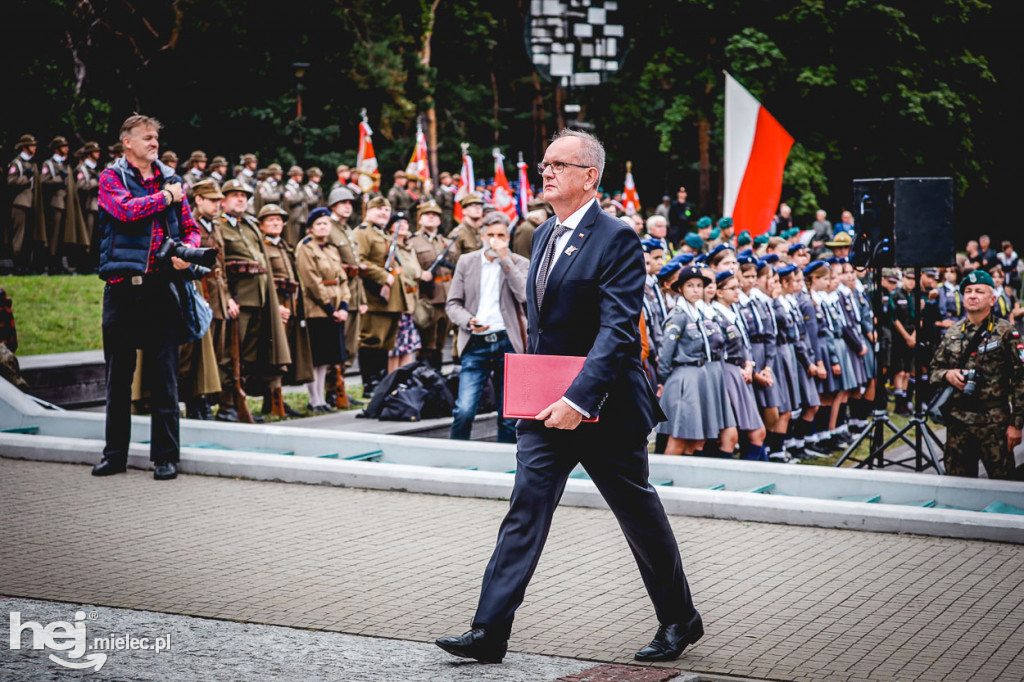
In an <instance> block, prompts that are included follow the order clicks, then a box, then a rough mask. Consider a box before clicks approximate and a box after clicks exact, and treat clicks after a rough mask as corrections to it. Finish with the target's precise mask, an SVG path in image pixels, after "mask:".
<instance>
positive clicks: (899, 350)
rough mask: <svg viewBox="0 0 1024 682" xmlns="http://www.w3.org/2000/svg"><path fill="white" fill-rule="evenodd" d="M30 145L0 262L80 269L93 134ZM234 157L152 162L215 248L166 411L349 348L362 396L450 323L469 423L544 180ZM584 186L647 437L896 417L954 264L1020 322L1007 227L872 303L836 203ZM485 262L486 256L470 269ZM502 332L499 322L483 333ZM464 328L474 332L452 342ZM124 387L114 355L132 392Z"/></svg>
mask: <svg viewBox="0 0 1024 682" xmlns="http://www.w3.org/2000/svg"><path fill="white" fill-rule="evenodd" d="M38 146H39V145H38V142H37V141H36V139H35V138H34V137H33V136H31V135H23V136H22V137H21V139H20V140H19V141H18V143H17V145H16V147H17V149H18V155H17V156H16V157H15V158H14V159H13V160H12V161H11V163H10V164H9V167H8V174H7V185H8V187H9V188H10V189H11V190H12V191H11V192H10V195H11V199H10V201H11V211H10V221H9V222H8V223H7V227H8V229H6V230H5V233H4V238H3V243H2V246H3V249H4V252H3V256H4V258H3V259H0V262H2V263H3V264H4V266H5V268H6V269H7V270H10V271H13V272H16V273H29V272H43V271H45V272H51V273H60V272H69V271H71V272H90V271H93V270H94V269H95V268H96V265H97V264H98V263H99V261H100V258H99V252H100V250H101V249H102V248H104V245H103V244H101V242H100V238H101V234H100V232H101V231H100V230H99V229H98V227H97V226H98V224H99V223H98V215H99V212H100V208H101V206H100V203H99V201H98V194H99V188H100V173H101V171H102V170H103V169H102V168H101V167H100V163H101V161H100V159H101V155H102V151H103V150H102V148H101V147H100V145H98V144H96V143H94V142H89V143H87V144H86V145H84V146H83V147H82V148H81V149H79V150H78V151H77V152H75V154H74V157H75V158H77V159H78V163H77V165H73V164H72V162H71V157H70V155H69V151H68V150H69V145H68V142H67V140H66V139H65V138H63V137H56V138H54V139H53V140H52V141H51V142H50V144H49V145H48V149H49V151H50V152H51V155H50V156H49V157H48V158H46V159H44V160H42V163H41V164H40V163H39V162H38V158H37V151H38ZM108 152H109V153H110V155H111V156H112V159H111V160H110V162H109V163H107V164H106V168H116V167H117V164H118V160H119V159H120V158H121V155H122V153H123V150H122V149H121V143H117V144H115V145H112V146H110V147H109V148H108ZM240 162H241V163H240V164H238V165H236V166H234V168H232V166H231V164H229V162H228V161H227V159H226V158H225V157H223V156H216V157H213V158H212V160H211V159H209V158H208V157H207V155H206V154H205V153H204V152H203V151H200V150H197V151H194V152H192V154H191V155H189V157H188V158H187V160H185V161H184V162H183V163H181V164H180V165H179V159H178V157H177V155H176V154H175V153H174V152H171V151H165V152H163V154H161V155H160V159H159V163H160V164H161V166H162V168H163V169H165V170H164V176H165V177H172V176H175V177H180V179H181V190H182V193H183V195H184V199H185V201H186V202H187V204H188V206H189V207H190V208H191V213H192V215H193V216H194V218H195V222H196V224H197V225H198V226H199V227H200V228H201V229H199V230H198V232H199V235H200V242H201V245H202V246H203V247H208V248H214V249H216V250H217V252H218V258H217V263H216V265H215V266H214V267H212V268H210V269H209V270H208V271H205V272H201V273H200V274H199V279H198V283H199V287H200V289H201V292H202V294H203V295H204V296H205V298H206V299H207V300H208V302H209V303H210V305H211V308H212V309H213V317H214V321H213V324H212V326H211V329H210V332H209V334H208V335H207V337H204V338H203V339H201V340H199V341H195V342H193V343H189V344H186V345H185V346H183V347H182V348H181V356H180V360H181V362H180V366H179V393H180V396H181V398H182V399H183V400H184V402H185V405H186V414H187V416H189V417H192V418H199V419H209V418H216V419H220V420H227V421H236V420H239V419H242V420H243V421H261V417H260V416H259V415H249V414H247V409H246V408H245V407H244V406H243V403H244V401H243V400H242V399H241V398H242V397H243V396H244V395H246V394H253V395H262V396H264V404H263V410H262V412H263V413H265V414H274V415H277V416H286V415H289V414H291V415H294V414H295V411H294V410H293V408H292V407H290V406H289V405H288V404H287V403H286V402H285V401H284V400H283V396H282V386H283V385H285V384H289V385H294V384H305V385H306V387H307V389H308V393H309V404H308V406H307V409H308V411H310V412H313V413H317V412H328V411H333V410H335V409H338V408H346V407H349V406H350V405H351V404H352V401H353V399H352V398H351V397H350V396H348V395H347V393H346V391H345V388H344V381H343V379H342V377H343V373H344V369H345V368H346V367H348V366H351V365H352V364H353V363H354V362H355V361H356V360H357V359H358V365H359V370H360V373H361V376H362V381H363V386H364V396H369V395H371V394H372V391H373V389H374V387H375V386H376V385H377V383H378V382H379V381H380V380H381V379H382V378H383V377H384V376H386V375H387V374H388V373H390V372H392V371H394V370H395V369H396V368H398V367H400V366H403V365H405V364H408V363H410V362H412V361H413V360H415V359H423V360H426V361H428V362H429V363H430V364H431V365H433V366H434V367H435V368H437V369H440V367H441V362H442V356H443V352H444V349H445V347H446V344H448V343H452V344H453V347H452V350H453V355H454V356H456V357H459V356H463V357H465V356H466V353H467V352H468V353H469V356H470V357H471V358H476V359H474V360H473V362H472V363H470V364H471V366H472V369H470V370H469V373H467V377H466V378H467V379H470V380H469V381H465V382H463V383H464V385H465V386H466V387H467V388H465V390H464V392H463V391H460V393H462V394H460V396H459V397H458V399H457V400H456V406H455V415H456V426H455V427H453V429H452V437H453V438H468V437H469V435H470V428H471V423H472V419H473V416H475V413H476V410H477V406H478V404H479V401H480V397H481V392H482V391H483V388H482V387H483V384H484V381H485V379H486V377H487V375H490V374H492V373H493V374H494V377H495V381H496V383H498V389H499V390H498V391H497V392H498V394H499V396H498V397H499V399H500V376H501V371H500V358H499V356H500V355H502V354H503V353H504V352H519V351H520V348H519V346H521V345H523V344H522V343H521V338H522V337H523V336H525V334H524V332H525V327H524V326H523V325H524V323H523V322H522V317H521V315H522V310H523V306H524V304H525V294H523V293H522V292H521V291H520V289H521V288H522V287H520V286H518V285H519V284H521V283H520V282H519V279H521V277H520V276H519V275H517V274H516V273H524V272H525V268H527V267H528V264H529V261H528V258H529V257H530V255H531V245H532V237H533V233H534V230H535V229H536V228H537V227H538V226H539V225H540V224H541V223H543V222H544V221H545V220H547V219H548V217H549V216H550V215H551V214H552V213H551V211H550V206H548V205H547V204H546V202H545V201H544V200H543V195H541V194H538V195H537V197H536V199H534V200H533V201H532V202H531V203H530V205H529V209H528V211H527V212H526V214H525V215H523V216H520V217H519V218H518V220H516V221H515V222H514V223H510V221H509V219H508V217H507V216H506V215H505V214H504V213H502V212H500V211H496V210H495V207H494V206H493V205H492V204H491V197H490V190H491V189H492V186H490V185H488V184H487V183H486V182H485V181H481V182H480V183H478V186H477V187H476V188H475V191H474V192H468V193H465V196H464V198H462V199H461V201H460V202H458V207H456V203H457V202H456V191H457V189H458V187H457V180H455V179H453V176H452V174H451V173H447V172H446V173H442V174H441V175H440V177H439V183H438V186H437V187H434V186H432V183H431V181H430V180H429V179H421V178H418V177H416V176H410V175H407V174H406V173H405V172H403V171H397V172H395V173H394V174H393V176H392V177H393V184H392V186H391V187H390V188H389V189H388V191H387V192H386V193H385V192H382V191H379V190H377V189H375V188H374V189H368V188H367V184H366V183H363V184H360V183H359V182H358V180H359V173H358V172H357V171H354V170H353V169H351V168H349V167H348V166H345V165H341V166H338V167H337V168H336V169H335V175H336V179H335V180H334V181H333V182H332V184H331V185H330V187H327V188H325V187H324V185H325V184H326V183H324V174H323V173H322V171H321V170H320V169H319V168H315V167H311V168H307V169H303V168H301V167H299V166H292V167H290V168H288V170H287V173H285V172H284V169H283V168H282V166H280V165H279V164H276V163H271V164H269V165H267V166H266V167H264V168H260V167H259V163H258V159H257V157H256V156H255V155H253V154H245V155H243V156H241V157H240ZM286 176H287V179H285V177H286ZM371 179H372V180H373V181H374V182H379V180H380V178H379V176H376V177H373V178H371ZM598 198H599V201H600V205H601V208H602V209H603V210H604V211H606V212H607V213H609V214H611V215H612V216H616V217H619V218H621V219H622V220H623V221H625V222H626V223H627V224H629V225H630V226H631V227H633V229H634V230H635V231H636V232H637V234H638V237H639V238H640V239H641V243H642V247H643V250H644V253H645V259H646V261H647V269H648V282H647V286H646V289H645V297H644V309H643V319H642V322H641V324H642V325H643V326H644V328H645V333H644V336H645V340H646V344H645V358H644V359H645V366H646V368H647V371H648V375H649V379H650V381H651V383H652V385H653V386H657V390H658V394H659V398H660V400H661V402H662V407H663V409H664V411H665V413H666V415H667V416H668V421H667V422H664V423H662V424H661V425H660V426H659V429H658V439H657V445H656V451H657V452H663V453H666V454H687V455H694V454H700V455H705V456H720V457H733V456H739V457H742V458H746V459H752V460H763V461H777V462H789V461H795V460H801V459H810V458H818V457H826V456H828V455H829V454H830V453H832V452H834V451H836V450H839V449H841V448H844V447H845V446H846V445H847V444H848V443H850V442H851V439H852V437H853V435H854V434H855V433H856V432H857V431H858V430H860V429H863V428H865V426H866V425H867V423H868V422H867V419H868V417H869V415H870V413H871V411H872V409H874V408H875V407H876V406H879V405H883V401H885V400H887V399H890V398H891V399H893V400H895V409H896V411H897V412H898V413H901V414H909V413H910V411H911V410H912V409H913V400H914V392H915V391H917V392H920V394H921V396H922V398H923V400H924V402H927V400H928V399H929V398H930V397H931V395H932V393H933V391H932V390H931V389H929V388H928V385H929V383H928V378H929V366H930V362H931V359H932V356H933V354H934V353H935V351H936V349H937V348H938V346H939V342H940V340H941V338H942V336H943V334H944V333H945V332H946V331H947V330H948V329H950V328H952V327H954V326H956V325H957V324H958V323H959V322H961V321H962V320H963V319H964V315H965V310H964V306H963V293H962V283H963V282H964V281H966V280H965V278H966V276H967V275H969V273H971V272H983V273H985V274H986V275H987V276H988V277H990V278H991V281H992V290H993V296H994V299H993V300H994V303H993V307H992V315H993V316H994V317H995V318H999V319H1004V320H1006V321H1008V322H1009V324H1010V325H1011V326H1013V327H1014V328H1015V329H1016V330H1017V331H1020V330H1021V329H1024V308H1022V304H1021V302H1020V301H1019V300H1018V298H1017V295H1018V292H1019V286H1020V281H1021V272H1022V270H1024V263H1022V262H1021V260H1020V258H1019V257H1018V255H1017V253H1016V252H1015V251H1014V249H1013V245H1012V244H1011V243H1010V242H1003V243H1002V244H1001V247H1000V249H999V251H996V250H994V249H993V248H992V244H991V242H990V240H989V238H988V237H987V236H982V237H980V238H979V239H978V240H972V241H970V242H968V243H967V245H966V249H965V253H963V254H961V255H959V256H958V260H957V265H956V266H955V267H949V268H942V269H935V268H924V269H922V270H921V271H920V276H919V278H915V277H914V272H913V271H911V270H908V271H905V272H900V271H899V270H897V269H894V268H887V269H885V270H884V271H883V272H882V277H881V286H882V288H883V289H884V291H883V292H882V295H881V300H882V310H881V314H880V316H876V311H875V310H874V308H873V305H872V296H873V292H872V289H873V281H872V278H871V277H870V271H863V270H861V271H858V270H857V269H855V268H854V266H853V265H852V264H851V263H850V261H849V254H850V248H851V245H852V243H853V240H854V237H855V225H854V219H853V216H852V214H851V213H850V212H848V211H844V212H843V214H842V217H841V220H840V222H838V223H836V224H835V225H833V224H832V223H831V222H829V221H828V220H827V214H826V213H825V211H823V210H821V211H818V212H817V214H816V216H815V221H814V222H813V225H811V227H809V228H807V229H800V228H798V227H796V226H794V224H793V218H792V211H791V210H790V207H789V206H787V205H786V204H782V205H781V206H780V208H779V211H778V214H777V215H776V216H775V218H774V220H773V221H772V225H771V227H770V229H769V230H768V231H766V232H764V233H763V234H759V235H756V236H752V235H751V232H750V231H749V230H737V228H736V226H734V225H733V222H732V220H731V219H730V218H729V217H722V218H721V219H719V220H717V221H713V220H712V219H711V218H710V217H707V216H704V217H698V216H697V209H696V207H695V206H694V205H693V204H692V203H691V202H690V201H688V199H687V192H686V188H685V187H680V188H679V189H678V192H677V194H676V197H675V199H674V200H673V199H672V198H671V197H669V196H664V197H662V202H661V204H659V205H658V206H657V207H656V208H655V209H654V210H653V211H652V212H651V215H650V216H649V217H647V218H646V219H644V217H643V216H642V214H641V213H639V212H632V211H630V212H629V213H628V214H627V209H626V207H625V204H624V199H623V196H622V194H620V193H609V192H603V191H601V192H599V195H598ZM457 216H458V217H457ZM488 227H491V228H492V229H493V228H496V229H497V231H496V232H494V233H493V234H490V233H488V231H487V230H488ZM495 247H496V248H495ZM480 250H483V251H484V252H485V256H484V258H483V259H482V260H481V263H483V266H482V267H481V268H480V269H479V270H477V271H472V269H470V270H471V274H470V275H469V276H470V277H471V278H472V279H471V281H472V287H473V289H474V295H473V297H472V298H473V301H474V305H473V306H469V307H467V305H466V301H465V298H466V293H465V283H464V282H463V281H462V280H463V279H464V274H463V273H458V276H457V277H456V275H457V264H458V262H459V260H460V258H461V257H463V256H464V255H466V254H469V253H473V252H475V251H480ZM489 263H493V264H494V266H493V272H494V273H498V274H495V275H487V274H486V273H489V272H491V271H492V268H491V267H489V266H488V264H489ZM499 266H500V267H499ZM487 276H490V277H491V278H492V279H491V280H489V282H490V284H491V285H493V286H492V288H491V289H489V290H488V291H489V292H490V294H491V296H492V299H493V300H490V301H487V302H486V305H487V310H488V314H489V316H490V317H489V319H488V321H487V323H486V324H484V323H483V322H481V319H482V318H480V315H477V314H476V312H477V311H476V309H475V308H476V307H477V306H479V305H481V304H482V303H484V302H482V301H478V300H477V299H476V296H475V293H476V291H475V290H476V289H477V288H478V287H479V284H478V282H479V278H481V277H487ZM453 277H456V279H457V280H458V284H459V287H458V294H457V296H456V297H455V300H454V302H453V300H452V297H451V296H450V289H451V288H452V284H453ZM495 278H496V279H495ZM506 279H508V281H506ZM918 317H920V331H919V332H918V331H917V329H918V327H917V323H918V320H917V318H918ZM481 324H482V325H483V326H482V327H481V326H478V325H481ZM517 327H522V329H517ZM488 329H489V330H490V331H489V332H488V333H485V332H487V330H488ZM510 331H511V332H512V334H511V335H510V336H511V338H509V336H502V337H501V338H500V339H499V338H498V336H497V334H498V333H500V334H503V335H504V334H507V333H508V332H510ZM453 332H454V334H453ZM453 337H454V338H453ZM478 337H479V338H485V337H486V338H487V339H488V344H490V345H489V346H488V347H487V348H483V346H481V345H480V344H479V343H471V342H476V341H479V339H478ZM450 339H453V340H452V341H449V340H450ZM513 340H514V341H515V342H520V343H514V342H513ZM496 349H497V350H496ZM876 349H877V356H878V357H877V358H876ZM499 351H500V352H499ZM477 356H480V358H483V359H482V360H480V358H477ZM477 360H480V361H479V362H477ZM915 363H916V366H915ZM139 366H141V363H139ZM466 369H467V368H466V367H464V368H463V370H464V371H465V370H466ZM915 370H917V371H915ZM477 374H481V375H482V376H483V379H481V377H479V376H477ZM915 377H917V378H918V379H920V380H921V381H920V385H915ZM142 384H143V382H142V375H141V372H136V376H135V384H134V385H135V388H134V391H133V398H134V400H135V401H136V404H137V405H138V406H140V407H141V406H143V405H144V403H145V401H146V397H147V391H146V390H145V388H144V387H143V385H142ZM214 407H216V408H217V409H216V412H214ZM499 434H500V435H501V437H502V438H501V439H502V440H510V439H512V438H513V432H512V426H511V424H510V423H507V420H505V421H502V420H500V419H499Z"/></svg>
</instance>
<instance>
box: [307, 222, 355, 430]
mask: <svg viewBox="0 0 1024 682" xmlns="http://www.w3.org/2000/svg"><path fill="white" fill-rule="evenodd" d="M306 228H307V229H308V230H309V235H308V236H307V237H306V238H304V239H303V240H301V241H300V242H299V245H298V247H297V248H296V249H295V267H296V270H298V274H299V281H300V282H301V284H302V302H303V307H304V308H305V313H306V327H307V330H308V331H309V345H310V349H311V351H312V355H313V381H311V382H309V383H308V384H306V390H307V391H309V408H308V409H309V410H310V411H312V412H323V413H326V412H333V411H334V408H332V407H329V406H328V405H327V402H326V400H325V399H324V383H325V379H326V376H327V368H328V366H330V365H340V364H344V362H345V320H346V319H348V303H349V300H350V294H349V290H348V280H347V278H346V277H345V266H344V264H343V263H342V260H341V253H340V252H339V251H338V249H336V248H334V247H333V246H332V245H330V244H328V242H327V238H328V237H329V236H330V234H331V213H330V211H328V210H327V209H326V208H317V209H314V210H312V211H310V213H309V217H308V218H307V219H306Z"/></svg>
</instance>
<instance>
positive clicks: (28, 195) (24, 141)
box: [3, 135, 46, 273]
mask: <svg viewBox="0 0 1024 682" xmlns="http://www.w3.org/2000/svg"><path fill="white" fill-rule="evenodd" d="M37 144H38V143H37V142H36V138H34V137H32V136H31V135H22V136H21V138H20V139H19V140H18V144H16V145H15V148H16V149H17V150H18V155H17V156H15V157H14V158H13V159H12V160H11V162H10V163H9V164H8V165H7V184H8V185H9V186H10V188H11V191H12V193H13V194H14V199H13V202H12V205H11V233H10V235H4V240H3V243H4V246H5V247H7V248H10V251H11V257H12V258H13V259H14V266H15V271H16V272H19V273H23V272H25V271H26V269H27V267H28V264H29V260H30V258H31V255H32V248H31V245H32V244H33V242H36V241H39V240H41V241H42V242H43V243H45V241H46V227H45V222H44V219H43V194H42V187H43V186H42V183H41V181H40V180H39V166H38V165H36V163H35V162H34V161H33V158H34V157H35V155H36V147H37ZM26 242H27V244H28V245H29V246H28V248H26Z"/></svg>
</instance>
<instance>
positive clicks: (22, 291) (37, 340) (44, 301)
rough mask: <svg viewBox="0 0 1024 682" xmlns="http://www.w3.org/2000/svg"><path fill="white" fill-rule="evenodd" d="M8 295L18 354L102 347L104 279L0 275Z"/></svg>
mask: <svg viewBox="0 0 1024 682" xmlns="http://www.w3.org/2000/svg"><path fill="white" fill-rule="evenodd" d="M0 287H3V288H4V290H6V291H7V295H8V296H10V297H11V301H12V305H13V309H14V321H15V324H16V325H17V329H18V355H19V356H24V355H41V354H44V353H69V352H72V351H81V350H100V349H102V348H103V335H102V331H101V329H100V315H101V313H102V310H103V280H101V279H100V278H99V277H97V276H96V275H56V276H48V275H29V276H25V277H0Z"/></svg>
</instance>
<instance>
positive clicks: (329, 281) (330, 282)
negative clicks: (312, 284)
mask: <svg viewBox="0 0 1024 682" xmlns="http://www.w3.org/2000/svg"><path fill="white" fill-rule="evenodd" d="M339 284H341V280H340V279H325V280H324V286H325V287H333V286H337V285H339Z"/></svg>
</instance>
